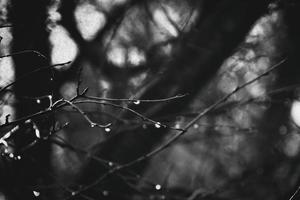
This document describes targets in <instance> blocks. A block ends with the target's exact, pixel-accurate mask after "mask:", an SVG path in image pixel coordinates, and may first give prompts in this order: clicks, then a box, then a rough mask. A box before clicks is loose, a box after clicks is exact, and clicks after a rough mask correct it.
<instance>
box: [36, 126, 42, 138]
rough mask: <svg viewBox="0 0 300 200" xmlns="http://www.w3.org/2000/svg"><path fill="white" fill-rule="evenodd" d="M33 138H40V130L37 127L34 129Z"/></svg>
mask: <svg viewBox="0 0 300 200" xmlns="http://www.w3.org/2000/svg"><path fill="white" fill-rule="evenodd" d="M35 136H36V137H37V138H41V134H40V130H39V129H38V128H37V127H36V128H35Z"/></svg>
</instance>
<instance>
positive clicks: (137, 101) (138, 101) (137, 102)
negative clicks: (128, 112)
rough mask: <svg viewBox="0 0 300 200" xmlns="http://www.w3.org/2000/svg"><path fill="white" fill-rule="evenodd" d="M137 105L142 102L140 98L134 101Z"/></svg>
mask: <svg viewBox="0 0 300 200" xmlns="http://www.w3.org/2000/svg"><path fill="white" fill-rule="evenodd" d="M133 103H134V104H135V105H139V104H140V103H141V101H140V100H136V101H134V102H133Z"/></svg>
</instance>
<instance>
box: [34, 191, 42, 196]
mask: <svg viewBox="0 0 300 200" xmlns="http://www.w3.org/2000/svg"><path fill="white" fill-rule="evenodd" d="M32 192H33V195H34V196H36V197H38V196H40V194H41V193H40V192H38V191H32Z"/></svg>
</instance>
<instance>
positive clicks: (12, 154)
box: [1, 148, 22, 160]
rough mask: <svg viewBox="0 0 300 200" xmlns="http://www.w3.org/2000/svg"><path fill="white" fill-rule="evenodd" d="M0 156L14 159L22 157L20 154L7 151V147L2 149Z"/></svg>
mask: <svg viewBox="0 0 300 200" xmlns="http://www.w3.org/2000/svg"><path fill="white" fill-rule="evenodd" d="M1 156H5V157H7V158H10V159H14V160H21V159H22V157H21V156H20V155H15V154H14V153H12V152H9V151H8V150H7V148H6V149H4V151H3V153H1Z"/></svg>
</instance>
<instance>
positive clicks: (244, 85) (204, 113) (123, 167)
mask: <svg viewBox="0 0 300 200" xmlns="http://www.w3.org/2000/svg"><path fill="white" fill-rule="evenodd" d="M285 61H286V59H283V60H281V61H280V62H278V63H277V64H275V65H273V66H272V67H270V68H269V69H268V70H267V71H266V72H264V73H262V74H260V75H259V76H257V77H256V78H254V79H252V80H250V81H248V82H246V83H244V84H242V85H240V86H238V87H237V88H236V89H235V90H233V91H232V92H230V93H228V94H227V95H225V96H224V97H223V98H221V99H219V100H218V101H216V102H215V103H214V104H212V105H211V106H209V107H208V108H206V109H205V110H203V111H202V112H201V113H199V114H198V115H197V116H196V117H195V118H194V119H192V120H191V121H190V122H189V123H188V124H187V125H186V126H185V127H184V129H182V130H181V131H180V132H179V133H177V134H176V135H175V136H173V137H171V138H170V139H169V140H168V141H166V142H165V143H164V144H162V145H161V146H159V147H157V148H155V149H154V150H153V151H151V152H149V153H147V154H145V155H142V156H140V157H138V158H137V159H135V160H133V161H130V162H128V163H125V164H123V165H119V166H116V167H114V168H112V169H110V170H109V171H108V172H106V173H105V174H103V175H102V176H100V177H99V178H98V179H97V180H95V181H94V182H92V183H90V184H89V185H86V186H85V187H83V188H81V189H80V190H77V191H76V192H75V195H77V194H80V193H82V192H84V191H87V190H89V189H90V188H92V187H94V186H96V185H97V184H99V183H100V182H101V181H103V180H104V179H106V178H107V177H109V176H110V175H112V174H114V173H116V172H118V171H120V170H123V169H125V168H128V167H131V166H133V165H135V164H137V163H140V162H142V161H144V160H146V159H148V158H150V157H152V156H154V155H156V154H158V153H159V152H161V151H163V150H164V149H166V148H167V147H169V146H170V145H171V144H172V143H174V142H175V141H177V140H178V139H179V138H180V137H181V136H182V135H184V134H185V133H186V132H187V131H188V130H189V129H190V128H191V127H192V126H193V125H194V124H195V123H196V122H197V121H198V120H199V119H201V118H202V117H203V116H205V115H206V114H207V113H208V112H210V111H212V110H213V109H215V108H216V107H217V106H218V105H220V104H222V103H223V102H225V101H227V100H228V99H229V98H230V97H231V96H232V95H233V94H235V93H237V92H238V91H240V90H241V89H243V88H245V87H247V86H248V85H250V84H252V83H254V82H256V81H257V80H259V79H260V78H262V77H264V76H266V75H268V74H269V73H270V72H272V71H273V70H275V69H276V68H278V67H279V66H280V65H281V64H282V63H284V62H285ZM67 199H70V198H67Z"/></svg>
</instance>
